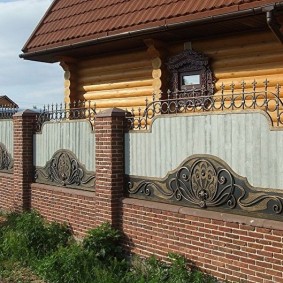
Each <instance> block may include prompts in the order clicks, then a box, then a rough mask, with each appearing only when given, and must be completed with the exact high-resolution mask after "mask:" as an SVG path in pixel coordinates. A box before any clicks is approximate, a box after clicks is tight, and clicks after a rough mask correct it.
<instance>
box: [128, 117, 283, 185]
mask: <svg viewBox="0 0 283 283" xmlns="http://www.w3.org/2000/svg"><path fill="white" fill-rule="evenodd" d="M194 154H211V155H214V156H217V157H219V158H221V159H222V160H224V161H225V162H226V163H227V164H228V165H229V166H230V167H231V168H232V169H233V170H234V171H235V172H236V173H237V174H239V175H241V176H243V177H247V179H248V182H249V183H250V184H251V185H252V186H255V187H262V188H280V189H283V158H282V156H283V131H281V130H271V129H270V125H269V122H268V119H267V117H266V116H265V115H264V114H262V113H260V112H235V113H221V114H219V113H217V114H206V113H204V114H203V115H187V116H185V115H172V116H167V115H166V116H165V115H164V116H160V117H158V118H157V119H155V121H154V123H153V125H152V128H151V131H150V132H142V131H135V132H133V131H131V132H130V133H127V134H126V135H125V158H126V174H129V175H136V176H147V177H157V178H162V177H165V176H166V174H167V173H168V172H169V171H171V170H174V169H175V168H177V167H178V166H179V165H180V164H181V163H182V162H183V161H184V160H185V159H186V158H187V157H189V156H191V155H194Z"/></svg>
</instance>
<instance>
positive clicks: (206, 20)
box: [20, 0, 283, 115]
mask: <svg viewBox="0 0 283 283" xmlns="http://www.w3.org/2000/svg"><path fill="white" fill-rule="evenodd" d="M81 2H82V1H72V3H69V2H68V1H66V0H56V1H54V2H53V3H52V5H51V6H50V8H49V10H48V11H47V13H46V14H45V15H44V17H43V19H42V20H41V22H40V23H39V25H38V26H37V28H36V29H35V31H34V32H33V34H32V35H31V37H30V38H29V40H28V41H27V43H26V44H25V46H24V47H23V49H22V51H23V53H22V54H21V55H20V56H21V57H22V58H24V59H28V60H37V61H42V62H51V63H52V62H60V63H61V66H62V68H63V70H64V72H65V82H64V88H65V93H64V97H65V102H66V103H69V102H73V101H76V100H83V101H91V102H92V103H95V104H96V107H97V110H98V111H99V110H104V109H107V108H111V107H118V108H122V109H129V110H130V109H133V111H134V113H135V114H136V115H137V114H138V113H141V111H142V110H143V109H144V108H145V107H146V103H150V102H151V101H152V95H153V94H156V95H157V96H159V97H160V96H162V95H160V93H161V92H162V93H163V96H164V94H165V93H166V91H167V89H168V88H170V83H169V81H170V73H169V72H168V68H167V63H168V60H169V59H170V58H172V57H173V56H176V55H177V54H180V53H181V52H183V51H184V50H185V49H187V48H189V49H192V50H194V51H196V52H200V53H202V54H205V56H207V57H208V58H209V62H210V66H211V69H212V70H213V75H214V78H215V89H214V95H215V96H217V95H220V94H221V88H222V87H223V85H225V87H228V88H229V87H230V86H231V84H232V85H233V89H234V91H235V92H241V89H242V87H243V86H242V82H243V81H244V82H245V91H247V92H249V91H252V90H253V87H254V85H253V83H254V82H255V81H256V88H257V91H264V90H265V87H266V85H265V83H264V82H267V81H268V87H269V89H274V91H275V87H276V85H277V84H280V85H282V84H283V53H282V51H283V44H282V42H283V40H282V38H283V35H282V28H281V23H282V22H283V21H282V19H283V1H279V2H278V1H263V0H261V1H254V0H249V1H237V0H235V1H229V3H226V2H225V1H221V0H218V1H216V2H215V3H214V5H211V4H208V3H207V7H203V5H202V1H196V4H195V5H193V4H191V3H190V2H189V1H176V2H174V3H169V2H170V1H164V2H163V1H157V2H156V5H153V4H148V5H146V4H144V3H136V4H135V5H133V6H130V4H131V2H132V1H126V2H125V3H120V2H119V1H110V2H111V3H109V5H108V4H105V5H102V4H101V5H100V4H98V3H95V2H96V1H84V2H83V3H81ZM138 2H140V1H138ZM194 2H195V1H194ZM87 5H88V6H87ZM113 7H116V8H115V9H113V11H111V8H113ZM137 7H138V8H137ZM165 8H167V10H166V9H165ZM114 10H115V12H114ZM63 12H64V16H63V17H61V16H60V15H61V14H62V13H63ZM105 13H106V14H105ZM107 13H108V14H107ZM126 16H128V18H127V17H126ZM130 16H133V17H134V16H136V17H137V18H131V17H130ZM138 16H140V17H141V19H140V20H139V18H138ZM91 18H92V19H91Z"/></svg>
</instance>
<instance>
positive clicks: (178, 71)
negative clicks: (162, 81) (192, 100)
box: [167, 50, 215, 97]
mask: <svg viewBox="0 0 283 283" xmlns="http://www.w3.org/2000/svg"><path fill="white" fill-rule="evenodd" d="M167 66H168V70H169V73H170V89H171V91H172V92H173V94H175V95H178V96H182V97H195V96H211V95H213V93H214V81H215V80H214V76H213V73H212V71H211V68H210V65H209V59H208V57H206V56H205V55H204V54H202V53H199V52H196V51H193V50H185V51H183V52H182V53H180V54H178V55H176V56H174V57H172V58H170V59H169V61H168V64H167Z"/></svg>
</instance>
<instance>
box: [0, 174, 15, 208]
mask: <svg viewBox="0 0 283 283" xmlns="http://www.w3.org/2000/svg"><path fill="white" fill-rule="evenodd" d="M13 208H14V177H13V174H7V173H0V210H2V211H5V212H7V211H12V210H13Z"/></svg>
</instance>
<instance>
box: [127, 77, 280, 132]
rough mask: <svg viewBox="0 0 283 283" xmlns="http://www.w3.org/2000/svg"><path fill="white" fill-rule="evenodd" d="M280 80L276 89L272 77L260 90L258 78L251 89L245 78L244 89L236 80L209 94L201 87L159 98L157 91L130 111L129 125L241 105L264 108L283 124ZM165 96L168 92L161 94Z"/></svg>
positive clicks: (141, 125) (140, 125) (135, 126)
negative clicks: (142, 107) (272, 85)
mask: <svg viewBox="0 0 283 283" xmlns="http://www.w3.org/2000/svg"><path fill="white" fill-rule="evenodd" d="M280 88H281V86H280V85H279V84H277V85H276V87H275V88H274V91H273V92H272V91H270V87H269V86H268V81H267V80H266V81H265V82H264V83H263V89H262V90H260V91H259V90H257V82H256V81H254V82H253V83H252V87H251V88H250V89H247V88H246V83H245V82H244V81H243V82H242V84H241V90H240V91H238V92H236V90H235V85H234V84H233V83H232V84H231V85H230V88H229V90H227V89H226V88H225V86H224V84H222V86H221V89H220V91H219V93H218V94H215V95H212V96H207V95H203V94H204V92H202V91H201V90H197V89H191V90H189V91H178V92H171V91H168V92H167V94H166V95H165V96H166V98H163V99H158V100H156V95H155V94H154V95H153V97H152V102H150V103H148V100H146V108H145V110H144V111H142V110H141V108H139V109H138V110H137V111H135V110H134V109H132V110H131V112H128V113H127V121H128V129H130V130H133V129H138V130H141V129H148V127H149V125H151V123H152V120H153V118H154V117H156V116H157V115H160V114H178V113H195V112H208V111H227V110H239V109H243V110H245V109H260V110H263V111H264V112H265V113H266V114H267V115H268V116H269V118H270V121H271V123H272V125H273V126H280V125H283V101H282V99H281V98H280ZM160 97H164V94H162V93H161V94H160Z"/></svg>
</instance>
